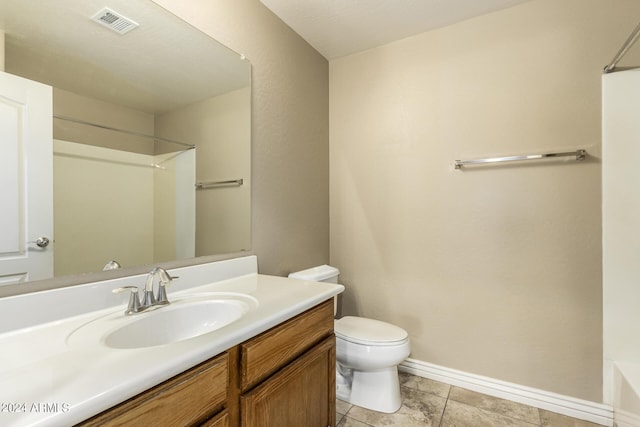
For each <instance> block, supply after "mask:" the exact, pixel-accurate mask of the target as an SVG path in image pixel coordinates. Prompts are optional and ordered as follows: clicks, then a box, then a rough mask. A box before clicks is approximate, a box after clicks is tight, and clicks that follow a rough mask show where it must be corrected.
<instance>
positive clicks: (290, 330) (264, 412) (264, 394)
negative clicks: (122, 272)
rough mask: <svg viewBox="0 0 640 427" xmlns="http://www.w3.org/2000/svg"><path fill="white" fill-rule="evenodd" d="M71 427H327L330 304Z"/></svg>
mask: <svg viewBox="0 0 640 427" xmlns="http://www.w3.org/2000/svg"><path fill="white" fill-rule="evenodd" d="M240 419H241V420H242V422H241V423H240V422H239V421H240ZM79 425H80V426H111V425H113V426H115V425H127V426H132V425H140V426H147V425H184V426H189V425H193V426H199V425H202V426H216V427H218V426H220V427H223V426H225V427H226V426H237V425H243V426H248V427H249V426H255V427H265V426H314V425H315V426H323V427H324V426H333V425H335V337H334V336H333V300H329V301H326V302H324V303H321V304H319V305H317V306H316V307H314V308H311V309H310V310H308V311H306V312H304V313H302V314H300V315H298V316H296V317H294V318H292V319H290V320H288V321H286V322H284V323H282V324H280V325H278V326H276V327H274V328H272V329H270V330H268V331H266V332H264V333H262V334H260V335H258V336H257V337H255V338H252V339H250V340H247V341H245V342H243V343H242V344H239V345H237V346H234V347H233V348H230V349H229V350H227V351H226V352H224V353H223V354H221V355H218V356H216V357H214V358H212V359H210V360H208V361H206V362H204V363H202V364H200V365H198V366H196V367H194V368H192V369H190V370H188V371H186V372H184V373H182V374H180V375H177V376H175V377H174V378H171V379H170V380H167V381H165V382H164V383H162V384H160V385H158V386H156V387H154V388H152V389H151V390H149V391H146V392H144V393H141V394H140V395H138V396H135V397H134V398H132V399H130V400H128V401H126V402H124V403H122V404H120V405H118V406H116V407H114V408H112V409H109V410H107V411H105V412H103V413H101V414H99V415H97V416H95V417H93V418H91V419H90V420H88V421H86V422H82V423H80V424H79Z"/></svg>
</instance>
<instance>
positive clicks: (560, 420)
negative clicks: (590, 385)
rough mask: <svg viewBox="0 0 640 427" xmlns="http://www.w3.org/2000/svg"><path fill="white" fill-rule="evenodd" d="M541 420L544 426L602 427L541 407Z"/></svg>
mask: <svg viewBox="0 0 640 427" xmlns="http://www.w3.org/2000/svg"><path fill="white" fill-rule="evenodd" d="M540 420H541V421H542V423H541V425H542V427H600V424H595V423H592V422H589V421H583V420H577V419H575V418H571V417H567V416H565V415H560V414H555V413H553V412H549V411H545V410H544V409H540Z"/></svg>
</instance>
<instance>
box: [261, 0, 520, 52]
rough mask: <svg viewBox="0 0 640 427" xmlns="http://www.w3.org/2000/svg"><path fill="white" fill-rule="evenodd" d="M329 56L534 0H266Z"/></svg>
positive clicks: (303, 36)
mask: <svg viewBox="0 0 640 427" xmlns="http://www.w3.org/2000/svg"><path fill="white" fill-rule="evenodd" d="M260 1H261V2H262V3H263V4H264V5H265V6H267V7H268V8H269V9H271V11H272V12H273V13H275V14H276V15H277V16H279V17H280V19H282V20H283V21H284V22H285V23H286V24H287V25H289V26H290V27H291V28H292V29H293V30H294V31H295V32H296V33H298V34H300V35H301V36H302V38H304V39H305V40H306V41H307V42H308V43H309V44H310V45H311V46H313V47H314V48H315V49H316V50H317V51H318V52H320V53H321V54H322V55H324V57H325V58H327V59H333V58H338V57H341V56H345V55H349V54H352V53H355V52H360V51H363V50H366V49H370V48H372V47H376V46H380V45H383V44H386V43H389V42H392V41H395V40H400V39H403V38H405V37H409V36H412V35H415V34H419V33H423V32H425V31H429V30H432V29H435V28H440V27H444V26H447V25H451V24H454V23H456V22H460V21H464V20H466V19H470V18H473V17H476V16H480V15H484V14H487V13H490V12H494V11H496V10H500V9H505V8H507V7H511V6H515V5H517V4H520V3H524V2H525V1H529V0H260Z"/></svg>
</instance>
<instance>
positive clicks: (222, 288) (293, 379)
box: [0, 257, 343, 427]
mask: <svg viewBox="0 0 640 427" xmlns="http://www.w3.org/2000/svg"><path fill="white" fill-rule="evenodd" d="M256 271H257V268H256V260H255V257H245V258H240V259H235V260H228V261H222V262H219V263H210V264H205V265H200V266H193V267H185V268H182V269H176V270H172V273H174V274H176V275H179V276H180V279H179V280H178V281H176V283H175V285H174V286H172V288H173V289H170V290H169V300H173V301H175V302H172V304H170V305H169V306H167V307H166V308H161V309H159V310H157V313H158V315H156V314H155V312H153V313H141V314H139V315H134V316H124V314H123V311H124V308H125V306H126V297H124V296H120V295H118V296H113V295H111V292H110V291H111V289H113V288H116V287H120V286H123V285H125V286H127V285H130V284H133V285H135V284H138V285H139V284H140V283H141V279H143V278H144V276H142V277H132V278H123V279H117V280H114V281H106V282H99V283H94V284H88V285H86V286H85V285H82V286H78V287H73V288H75V289H73V288H69V289H66V290H65V289H58V290H55V291H48V292H41V293H37V294H29V295H24V296H19V297H10V298H4V299H1V300H0V312H1V313H2V314H0V317H2V319H0V320H3V321H4V320H7V319H8V318H9V317H11V313H14V314H15V313H16V312H17V311H16V310H19V309H20V308H21V307H22V308H23V309H24V307H25V304H24V303H25V300H24V299H25V298H30V300H29V304H30V305H31V306H32V307H38V306H40V304H43V303H44V301H48V303H49V304H48V305H49V307H53V308H50V309H49V311H64V312H65V314H64V315H62V314H61V313H52V314H46V313H45V314H42V313H40V315H35V317H36V318H38V319H36V320H35V321H33V320H32V321H31V323H32V324H28V325H26V324H24V322H25V321H24V320H22V321H14V322H13V323H14V324H13V325H11V328H12V329H10V330H6V327H5V331H4V333H1V334H0V345H1V346H2V348H3V349H8V351H7V350H4V351H3V353H5V352H6V353H7V354H3V355H2V356H0V357H1V358H2V362H3V363H2V365H0V378H2V379H3V386H2V390H0V401H2V402H13V403H15V404H16V405H18V406H15V407H12V408H15V410H14V411H13V412H9V411H3V412H0V424H2V425H3V426H9V425H16V426H18V425H20V426H22V425H38V426H40V425H42V426H59V425H74V424H77V425H81V426H95V425H127V426H130V425H145V426H146V425H178V424H179V425H194V426H195V425H198V426H199V425H204V426H217V427H218V426H220V427H222V426H240V425H242V426H260V427H262V426H269V425H272V426H287V425H296V426H297V425H305V426H314V425H317V426H333V425H335V337H334V335H333V296H334V295H336V294H338V293H340V292H342V290H343V287H342V286H341V285H334V284H327V283H317V282H307V281H301V280H293V279H285V278H281V277H273V276H265V275H259V274H257V272H256ZM190 284H191V285H193V286H189V285H190ZM73 291H75V294H74V297H75V298H74V299H72V300H70V299H68V297H69V295H68V292H73ZM65 292H66V293H67V295H60V293H63V294H64V293H65ZM47 293H48V295H46V296H45V295H42V294H47ZM98 296H99V297H98ZM105 296H107V297H108V298H103V297H105ZM96 298H97V299H102V300H103V301H109V299H114V298H115V299H116V300H117V305H114V304H111V306H109V307H107V308H101V309H99V308H95V309H93V310H90V311H88V312H84V313H77V311H78V310H80V308H79V307H81V306H83V305H82V304H80V303H78V302H86V301H88V300H91V299H93V301H94V304H95V305H97V306H100V305H102V304H104V303H100V302H99V301H98V302H96V301H95V299H96ZM194 298H197V300H194ZM211 298H215V301H218V300H219V299H223V300H224V298H228V299H232V300H233V301H235V299H236V298H240V299H242V298H245V299H250V300H251V301H253V303H252V304H248V309H247V310H246V311H245V312H243V313H242V315H241V316H240V317H238V318H237V319H235V320H233V321H232V322H230V323H228V324H226V325H225V326H222V327H220V328H218V329H215V330H211V331H207V332H204V333H198V334H197V335H195V336H190V337H187V338H184V337H178V336H177V335H176V336H174V335H171V334H172V332H171V329H170V328H169V329H168V334H169V335H168V336H169V337H170V338H166V337H165V338H163V339H165V340H168V342H163V343H162V344H157V343H151V344H150V343H147V342H144V341H143V342H142V343H139V342H137V341H126V340H125V341H122V340H120V341H110V337H111V336H112V335H114V334H115V333H121V331H127V333H130V331H134V329H131V325H133V324H134V323H136V322H138V321H142V320H144V319H145V318H144V317H143V316H148V317H147V319H154V322H155V321H158V322H159V323H160V324H159V325H158V326H159V327H160V328H162V327H163V326H164V325H163V324H162V322H163V321H164V320H163V319H170V318H171V317H167V315H164V314H163V315H159V314H160V312H161V311H162V310H167V311H165V313H171V312H172V311H173V312H174V313H183V312H184V313H188V312H191V311H192V310H194V313H195V312H196V310H197V307H198V306H197V304H201V303H202V300H203V299H205V300H206V301H205V303H206V304H208V303H209V302H210V301H213V300H212V299H211ZM21 299H23V300H22V301H20V300H21ZM62 301H65V302H64V303H62ZM74 301H75V302H74ZM185 301H186V302H185ZM194 301H195V302H194ZM51 303H53V305H52V304H51ZM56 303H60V304H61V305H66V307H64V309H62V308H60V307H58V306H57V305H56ZM181 304H182V306H181ZM90 305H91V304H90ZM172 305H173V306H174V307H172ZM181 307H186V309H183V308H181ZM207 307H209V306H207ZM211 307H214V306H211ZM84 310H85V311H86V310H87V309H86V308H85V309H84ZM74 312H75V313H74ZM154 316H155V317H154ZM169 316H170V315H169ZM23 317H24V316H23ZM136 317H137V318H136ZM196 317H197V314H196ZM123 318H124V320H123ZM34 322H35V323H34ZM123 322H124V323H123ZM21 323H22V324H21ZM123 325H124V326H123ZM188 328H189V325H188V324H187V329H188ZM83 331H89V332H90V333H85V332H83ZM114 343H115V344H114ZM136 343H138V344H136ZM27 372H28V373H29V374H28V375H26V373H27ZM34 403H39V404H44V405H45V406H44V407H45V408H48V409H49V410H48V411H34V410H33V407H34V406H33V405H34ZM46 405H48V406H46Z"/></svg>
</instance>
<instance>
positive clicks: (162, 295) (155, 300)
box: [111, 267, 178, 316]
mask: <svg viewBox="0 0 640 427" xmlns="http://www.w3.org/2000/svg"><path fill="white" fill-rule="evenodd" d="M156 277H158V294H157V295H158V296H157V297H156V294H155V293H154V292H153V282H154V281H155V278H156ZM177 278H178V277H177V276H171V275H170V274H169V273H168V272H167V270H165V269H164V268H162V267H156V268H154V269H153V270H151V271H150V272H149V274H148V275H147V281H146V282H145V285H144V291H143V293H144V295H143V298H142V301H140V298H138V288H137V287H136V286H123V287H121V288H116V289H114V290H113V291H111V292H113V293H114V294H118V293H120V292H125V291H131V296H130V297H129V304H128V305H127V309H126V310H125V312H124V314H125V315H127V316H130V315H132V314H136V313H140V312H142V311H144V310H146V309H148V308H150V307H153V306H156V305H160V306H162V305H167V304H169V300H168V299H167V290H166V287H167V286H168V285H169V284H170V283H171V281H172V280H173V279H177Z"/></svg>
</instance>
